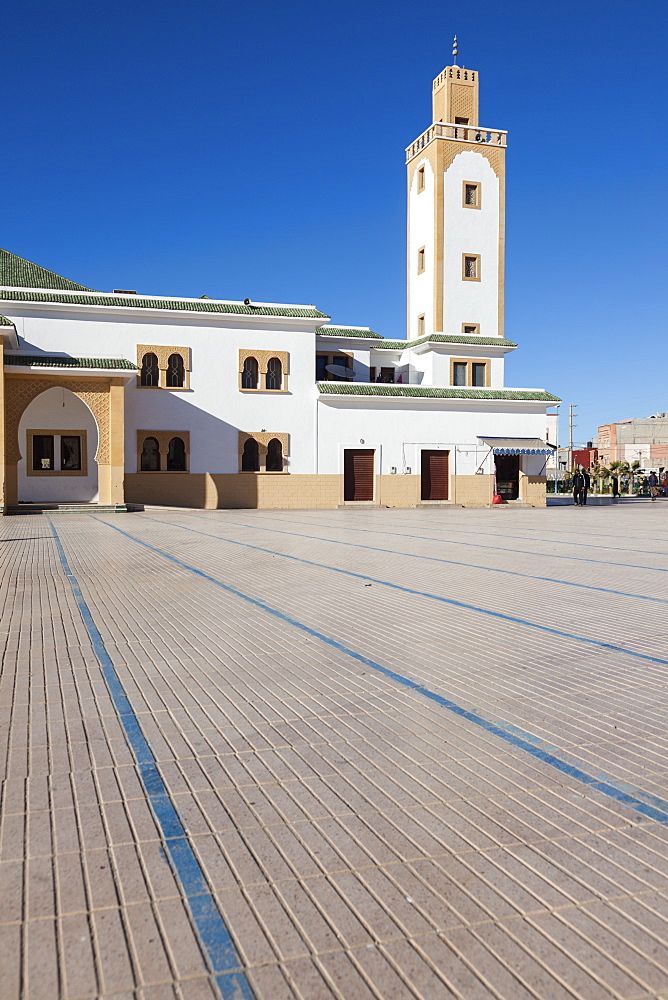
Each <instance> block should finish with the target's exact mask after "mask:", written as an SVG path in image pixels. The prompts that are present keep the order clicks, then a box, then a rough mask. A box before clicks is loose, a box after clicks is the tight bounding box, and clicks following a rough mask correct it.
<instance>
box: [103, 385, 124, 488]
mask: <svg viewBox="0 0 668 1000" xmlns="http://www.w3.org/2000/svg"><path fill="white" fill-rule="evenodd" d="M108 419H109V464H108V465H107V464H104V465H102V464H100V465H98V468H97V477H98V491H99V503H101V504H122V503H125V488H124V479H125V381H124V380H123V379H122V378H112V379H110V380H109V418H108ZM101 432H102V429H101V428H100V433H101Z"/></svg>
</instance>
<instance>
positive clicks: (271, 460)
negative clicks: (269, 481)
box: [266, 438, 283, 472]
mask: <svg viewBox="0 0 668 1000" xmlns="http://www.w3.org/2000/svg"><path fill="white" fill-rule="evenodd" d="M266 469H267V472H282V471H283V445H282V444H281V442H280V441H279V440H278V438H272V439H271V441H270V442H269V444H268V445H267V462H266Z"/></svg>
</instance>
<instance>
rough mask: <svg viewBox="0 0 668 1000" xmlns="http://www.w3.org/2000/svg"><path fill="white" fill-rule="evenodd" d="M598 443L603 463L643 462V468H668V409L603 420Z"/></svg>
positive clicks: (600, 459)
mask: <svg viewBox="0 0 668 1000" xmlns="http://www.w3.org/2000/svg"><path fill="white" fill-rule="evenodd" d="M595 443H596V446H597V448H598V452H599V461H600V462H601V464H602V465H609V463H610V462H614V461H621V462H635V461H636V460H637V461H639V462H640V467H641V468H642V469H647V470H650V469H654V470H663V469H666V468H668V413H655V414H654V415H653V416H651V417H634V418H633V419H631V420H618V421H617V422H616V423H614V424H602V425H601V426H600V427H599V429H598V438H597V440H596V442H595Z"/></svg>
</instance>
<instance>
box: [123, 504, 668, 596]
mask: <svg viewBox="0 0 668 1000" xmlns="http://www.w3.org/2000/svg"><path fill="white" fill-rule="evenodd" d="M178 516H179V517H194V518H196V519H197V520H198V521H208V522H209V523H211V521H212V519H211V518H210V517H203V516H202V515H201V514H185V513H184V514H179V515H178ZM143 520H149V521H157V520H158V518H155V517H151V518H148V517H147V518H144V519H143ZM279 520H280V519H279ZM160 523H161V524H165V523H166V522H164V521H162V522H160ZM169 523H170V524H171V523H172V522H169ZM213 523H214V524H216V523H219V524H223V525H227V524H232V525H234V526H235V527H240V528H250V529H251V530H253V529H256V530H257V529H259V530H260V531H268V532H271V534H275V535H293V536H294V537H295V538H310V539H312V540H317V541H322V542H329V543H331V544H332V545H347V546H350V547H351V548H355V549H368V550H369V551H371V552H387V553H389V554H391V555H395V556H405V557H406V558H407V559H426V560H428V561H429V562H440V563H446V564H447V565H448V566H464V567H465V568H466V569H480V570H483V571H484V572H487V573H503V574H505V575H506V576H521V577H522V578H523V579H525V580H539V581H540V582H541V583H559V584H562V585H563V586H564V587H577V588H579V589H580V590H595V591H597V592H599V593H601V594H615V595H616V596H618V597H636V598H637V599H638V600H639V601H654V602H655V603H657V604H668V598H665V597H651V596H649V595H648V594H632V593H630V592H629V591H627V590H611V589H610V588H609V587H594V586H593V585H592V584H590V583H575V582H574V581H572V580H557V579H555V578H554V577H551V576H534V575H533V574H531V573H520V572H519V571H518V570H514V569H500V568H499V567H497V566H475V565H473V564H471V563H463V562H457V560H455V559H443V558H441V557H440V556H422V555H419V554H417V553H415V552H399V551H398V550H397V549H383V548H379V547H378V546H377V545H361V544H359V543H358V542H343V541H340V540H339V539H337V538H323V537H322V536H321V535H307V534H306V533H304V532H300V531H285V530H284V529H281V528H263V527H262V525H261V524H260V525H255V524H246V523H245V522H244V521H230V520H229V519H226V520H225V521H222V522H221V521H219V522H216V521H214V522H213ZM294 523H295V524H305V523H306V524H307V523H308V522H305V521H298V522H297V521H295V522H294ZM179 527H184V525H179ZM323 527H325V526H324V525H323ZM353 530H356V531H357V530H361V531H363V530H365V529H363V528H361V529H353ZM384 534H388V535H397V536H398V537H399V538H420V539H422V540H423V541H440V539H437V538H434V539H429V538H423V536H422V535H404V534H401V533H398V532H384ZM214 537H218V536H214ZM598 565H599V566H600V565H601V563H598ZM603 565H610V564H609V563H607V564H603Z"/></svg>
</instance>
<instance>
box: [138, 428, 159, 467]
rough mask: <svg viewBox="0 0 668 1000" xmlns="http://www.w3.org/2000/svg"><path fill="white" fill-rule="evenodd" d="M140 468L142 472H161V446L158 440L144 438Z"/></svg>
mask: <svg viewBox="0 0 668 1000" xmlns="http://www.w3.org/2000/svg"><path fill="white" fill-rule="evenodd" d="M140 468H141V471H142V472H160V445H159V444H158V440H157V438H154V437H149V438H144V444H143V446H142V453H141V461H140Z"/></svg>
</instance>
